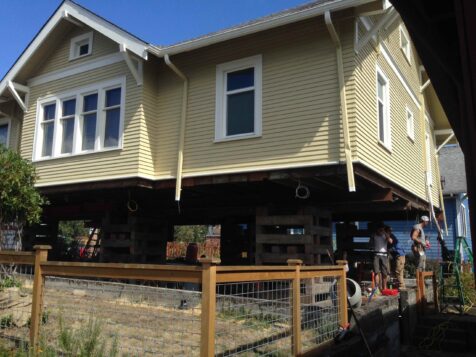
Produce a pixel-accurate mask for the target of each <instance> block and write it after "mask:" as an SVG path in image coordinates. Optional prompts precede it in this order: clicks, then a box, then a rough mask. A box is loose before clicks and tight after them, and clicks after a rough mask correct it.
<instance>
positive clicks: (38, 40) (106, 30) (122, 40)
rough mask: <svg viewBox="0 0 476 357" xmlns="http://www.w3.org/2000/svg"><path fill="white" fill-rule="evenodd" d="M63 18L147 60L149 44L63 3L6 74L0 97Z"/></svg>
mask: <svg viewBox="0 0 476 357" xmlns="http://www.w3.org/2000/svg"><path fill="white" fill-rule="evenodd" d="M65 17H72V18H74V19H76V20H78V21H81V22H82V23H84V24H85V25H87V26H89V27H91V28H93V29H95V30H96V31H98V32H100V33H102V34H103V35H105V36H106V37H109V38H110V39H111V40H113V41H115V42H117V43H119V44H125V45H126V48H127V49H128V50H129V51H130V52H132V53H134V54H135V55H137V56H139V57H141V58H143V59H147V56H148V50H149V46H150V45H149V44H147V43H145V42H143V41H141V40H139V39H138V38H136V37H134V36H132V35H131V34H129V33H128V32H126V31H124V30H122V29H120V28H118V27H117V26H115V25H113V24H112V23H110V22H108V21H106V20H104V19H102V18H101V17H99V16H97V15H96V14H94V13H92V12H91V11H88V10H86V9H85V8H83V7H81V6H79V5H77V4H75V3H74V2H72V1H68V0H67V1H65V2H64V3H63V4H62V5H61V6H60V7H59V8H58V9H57V10H56V11H55V13H54V14H53V16H51V17H50V19H49V20H48V21H47V23H46V24H45V25H44V26H43V27H42V29H41V30H40V32H39V33H38V34H37V35H36V36H35V38H34V39H33V40H32V42H31V43H30V44H29V45H28V47H27V48H26V49H25V51H24V52H23V53H22V54H21V55H20V57H19V58H18V60H17V61H16V62H15V64H14V65H13V66H12V68H10V70H9V71H8V72H7V74H6V75H5V76H4V77H3V79H2V80H1V81H0V95H1V94H3V93H4V91H5V89H6V88H7V86H8V82H10V81H13V80H14V78H15V76H16V75H17V74H18V72H19V71H20V70H21V69H22V68H23V66H24V65H25V63H26V62H27V61H28V59H29V58H30V57H31V56H32V55H33V54H34V53H35V51H36V50H37V49H38V47H39V46H40V45H41V44H42V43H43V42H44V41H45V39H46V38H47V37H48V34H49V33H50V32H51V31H52V30H53V29H54V28H55V27H56V26H57V25H58V23H59V22H60V21H61V20H62V19H64V18H65Z"/></svg>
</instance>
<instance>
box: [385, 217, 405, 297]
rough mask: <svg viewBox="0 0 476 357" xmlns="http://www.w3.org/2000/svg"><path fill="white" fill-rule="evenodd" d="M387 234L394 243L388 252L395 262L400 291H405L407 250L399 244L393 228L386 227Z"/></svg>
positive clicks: (390, 245)
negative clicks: (404, 277) (404, 273)
mask: <svg viewBox="0 0 476 357" xmlns="http://www.w3.org/2000/svg"><path fill="white" fill-rule="evenodd" d="M385 234H387V236H388V237H390V238H391V240H392V243H391V244H389V249H388V252H389V254H391V255H392V258H393V259H394V260H395V275H396V277H397V279H398V286H399V289H405V280H404V279H403V271H404V270H405V250H403V247H402V246H401V245H400V243H399V242H398V238H397V237H395V235H394V234H393V233H392V227H389V226H385Z"/></svg>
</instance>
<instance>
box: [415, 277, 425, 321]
mask: <svg viewBox="0 0 476 357" xmlns="http://www.w3.org/2000/svg"><path fill="white" fill-rule="evenodd" d="M416 286H417V310H418V312H419V313H420V314H421V315H423V314H424V304H425V279H424V277H423V272H422V271H419V270H417V274H416Z"/></svg>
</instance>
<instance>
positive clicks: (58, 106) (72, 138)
mask: <svg viewBox="0 0 476 357" xmlns="http://www.w3.org/2000/svg"><path fill="white" fill-rule="evenodd" d="M124 90H125V79H124V78H120V79H117V80H113V81H107V82H103V83H98V84H96V85H94V86H89V87H84V88H79V89H78V90H76V91H75V92H69V93H64V94H59V95H55V96H52V97H48V98H45V99H42V100H39V102H38V115H37V123H38V124H37V130H36V135H35V138H36V139H35V140H36V148H35V152H34V160H43V159H49V158H55V157H64V156H70V155H78V154H85V153H90V152H97V151H104V150H110V149H117V148H120V147H121V145H122V126H123V117H124V115H123V112H124Z"/></svg>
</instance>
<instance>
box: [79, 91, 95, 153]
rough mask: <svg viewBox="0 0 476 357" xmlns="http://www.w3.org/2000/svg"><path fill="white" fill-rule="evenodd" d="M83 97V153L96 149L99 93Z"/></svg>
mask: <svg viewBox="0 0 476 357" xmlns="http://www.w3.org/2000/svg"><path fill="white" fill-rule="evenodd" d="M82 97H83V98H82V99H83V100H82V102H83V103H82V104H83V106H82V107H83V109H82V112H81V133H82V135H81V151H94V149H95V148H96V127H97V117H98V93H91V94H87V95H83V96H82Z"/></svg>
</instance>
